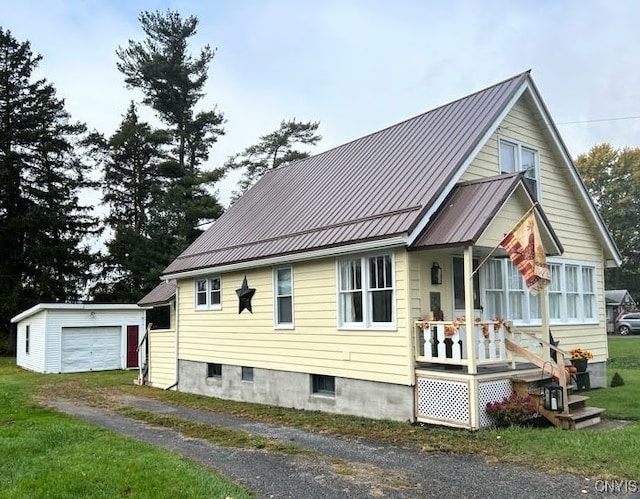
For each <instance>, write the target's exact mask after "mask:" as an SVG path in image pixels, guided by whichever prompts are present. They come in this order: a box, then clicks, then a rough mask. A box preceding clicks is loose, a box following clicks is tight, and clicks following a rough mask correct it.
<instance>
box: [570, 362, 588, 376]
mask: <svg viewBox="0 0 640 499" xmlns="http://www.w3.org/2000/svg"><path fill="white" fill-rule="evenodd" d="M587 362H588V361H587V359H577V360H572V361H571V364H573V366H574V367H575V368H576V369H577V370H578V372H579V373H583V372H585V371H586V370H587Z"/></svg>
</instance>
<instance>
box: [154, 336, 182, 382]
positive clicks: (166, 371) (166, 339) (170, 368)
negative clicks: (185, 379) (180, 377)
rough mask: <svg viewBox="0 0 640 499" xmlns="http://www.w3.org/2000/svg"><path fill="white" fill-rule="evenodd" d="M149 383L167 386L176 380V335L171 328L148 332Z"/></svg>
mask: <svg viewBox="0 0 640 499" xmlns="http://www.w3.org/2000/svg"><path fill="white" fill-rule="evenodd" d="M148 338H149V339H148V341H149V383H150V384H151V386H155V387H158V388H167V387H169V386H171V385H173V384H174V383H175V382H176V335H175V331H174V330H172V329H157V330H151V331H150V332H149V337H148Z"/></svg>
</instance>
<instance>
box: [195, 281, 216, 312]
mask: <svg viewBox="0 0 640 499" xmlns="http://www.w3.org/2000/svg"><path fill="white" fill-rule="evenodd" d="M221 298H222V289H221V285H220V276H211V277H207V278H204V279H196V282H195V308H197V309H210V310H220V308H221V305H222V300H221Z"/></svg>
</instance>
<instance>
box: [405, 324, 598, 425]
mask: <svg viewBox="0 0 640 499" xmlns="http://www.w3.org/2000/svg"><path fill="white" fill-rule="evenodd" d="M414 328H415V334H414V352H415V363H416V368H415V376H416V382H415V386H416V388H415V390H416V395H415V396H416V419H417V420H418V421H420V422H424V423H431V424H438V425H446V426H453V427H459V428H465V429H470V430H476V429H479V428H483V427H486V426H490V425H491V424H492V420H491V417H490V416H489V415H488V414H487V412H486V405H487V403H489V402H496V401H501V400H502V399H503V398H504V397H508V396H509V395H511V394H512V393H514V392H516V393H519V394H520V395H524V396H529V397H531V398H532V400H533V401H534V403H535V404H536V405H537V406H538V412H539V414H540V415H541V416H544V417H545V418H547V419H548V420H549V421H550V422H551V423H553V424H554V425H556V426H559V427H561V428H566V429H577V428H582V427H587V426H590V425H592V424H596V423H598V422H599V421H600V414H601V413H602V412H603V410H602V409H598V408H593V407H591V408H589V407H586V401H587V400H588V397H585V396H582V395H575V394H573V393H572V391H573V387H572V386H571V385H570V384H569V381H570V380H569V376H568V371H566V370H565V364H566V363H567V362H568V360H569V359H570V356H569V354H568V352H565V351H564V350H562V349H560V348H558V347H557V346H556V345H553V344H551V343H549V342H547V341H546V340H545V339H543V338H542V337H541V336H542V335H541V334H540V335H535V334H532V333H529V332H524V331H517V330H515V329H514V328H513V325H512V324H511V323H509V322H504V321H501V320H492V321H485V320H482V319H475V320H474V321H473V322H471V323H468V322H467V321H465V319H464V318H462V317H460V318H457V319H455V320H453V321H416V322H415V325H414ZM552 357H555V359H556V360H553V358H552ZM554 379H555V380H556V381H557V382H558V383H559V384H560V387H561V390H562V400H563V401H564V407H563V408H562V410H561V411H560V412H554V411H550V410H547V409H545V408H544V406H543V403H542V397H543V393H542V392H543V390H542V388H543V386H544V385H545V384H547V383H549V382H551V381H552V380H554Z"/></svg>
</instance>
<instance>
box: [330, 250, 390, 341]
mask: <svg viewBox="0 0 640 499" xmlns="http://www.w3.org/2000/svg"><path fill="white" fill-rule="evenodd" d="M338 309H339V323H340V326H342V327H358V328H362V327H365V328H383V329H385V328H392V327H395V287H394V272H393V258H392V256H391V255H389V254H385V255H375V256H360V257H353V258H348V259H344V260H340V261H339V262H338Z"/></svg>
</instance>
